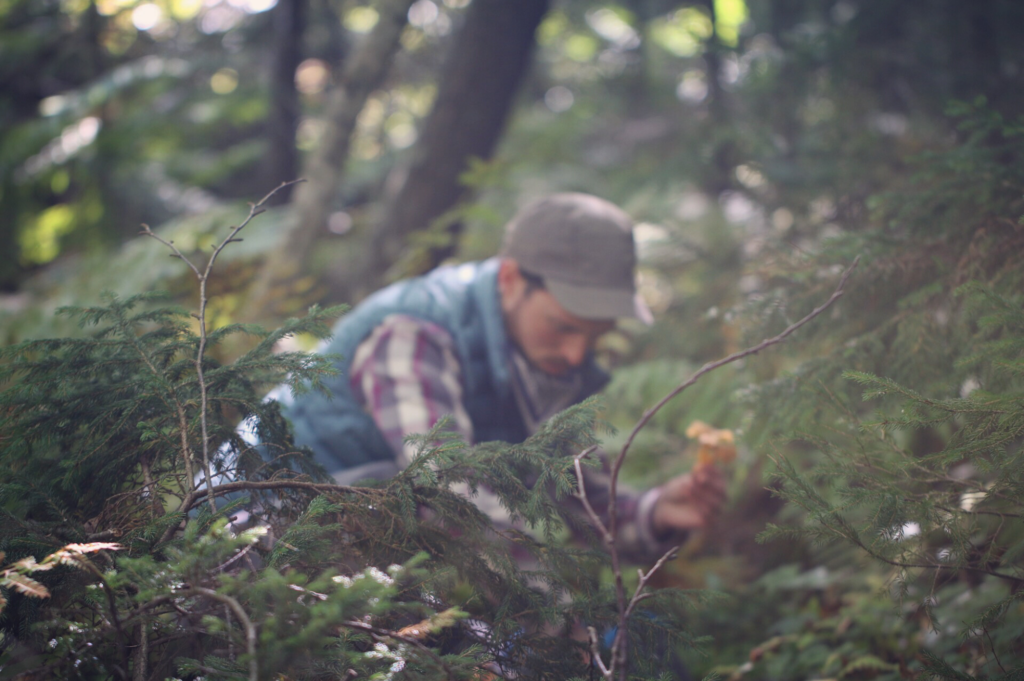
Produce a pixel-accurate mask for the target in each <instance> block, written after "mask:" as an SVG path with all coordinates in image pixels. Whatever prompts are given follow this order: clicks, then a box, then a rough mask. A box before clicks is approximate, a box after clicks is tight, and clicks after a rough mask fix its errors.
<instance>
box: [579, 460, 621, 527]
mask: <svg viewBox="0 0 1024 681" xmlns="http://www.w3.org/2000/svg"><path fill="white" fill-rule="evenodd" d="M596 449H597V445H594V446H592V447H588V448H586V449H585V450H583V451H582V452H580V453H579V454H577V455H576V456H575V457H573V465H574V466H575V467H576V487H577V490H576V494H575V496H576V498H577V499H579V500H580V503H581V504H583V508H584V509H585V510H586V512H587V515H588V516H589V517H590V522H592V523H594V527H596V528H597V530H598V531H599V532H600V533H601V538H602V539H604V541H605V543H606V544H608V545H609V546H611V545H612V544H614V543H615V537H614V536H612V534H611V533H610V532H609V531H608V528H606V527H605V526H604V523H603V522H601V516H599V515H598V514H597V511H595V510H594V507H593V506H591V505H590V499H589V498H587V488H586V485H585V484H584V482H583V466H582V464H581V463H580V461H582V460H583V459H585V458H587V457H588V456H589V455H590V454H592V453H593V452H594V450H596Z"/></svg>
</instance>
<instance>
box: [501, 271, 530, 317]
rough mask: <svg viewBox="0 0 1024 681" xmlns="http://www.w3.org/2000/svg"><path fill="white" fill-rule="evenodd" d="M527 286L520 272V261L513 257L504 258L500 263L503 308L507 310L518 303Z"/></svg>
mask: <svg viewBox="0 0 1024 681" xmlns="http://www.w3.org/2000/svg"><path fill="white" fill-rule="evenodd" d="M525 288H526V280H525V279H523V275H522V274H520V272H519V263H517V262H516V261H515V260H513V259H512V258H502V259H501V264H499V265H498V296H499V297H500V298H501V309H502V310H505V311H506V312H507V311H508V310H509V309H510V308H511V307H512V306H514V305H515V304H516V301H518V300H519V297H520V296H521V295H522V292H523V290H524V289H525Z"/></svg>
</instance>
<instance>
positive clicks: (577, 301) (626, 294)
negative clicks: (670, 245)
mask: <svg viewBox="0 0 1024 681" xmlns="http://www.w3.org/2000/svg"><path fill="white" fill-rule="evenodd" d="M544 285H545V287H547V289H548V291H550V292H551V295H553V296H554V297H555V300H557V301H558V304H559V305H561V306H562V307H564V308H565V311H566V312H568V313H569V314H573V315H576V316H577V317H580V318H582V319H602V320H603V319H622V318H628V317H632V318H634V319H639V320H640V321H642V322H643V323H644V324H648V325H650V324H653V323H654V315H652V314H651V309H650V308H649V307H647V304H646V303H645V302H644V301H643V298H641V297H640V294H639V293H636V292H633V291H626V290H622V289H611V288H596V287H594V286H577V285H575V284H567V283H565V282H562V281H555V280H553V279H550V278H547V277H545V279H544Z"/></svg>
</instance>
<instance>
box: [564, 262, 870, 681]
mask: <svg viewBox="0 0 1024 681" xmlns="http://www.w3.org/2000/svg"><path fill="white" fill-rule="evenodd" d="M859 262H860V256H858V257H856V258H854V261H853V263H852V264H851V265H850V266H849V267H848V268H847V269H846V271H845V272H843V274H842V276H841V277H840V279H839V283H838V284H837V285H836V288H835V290H834V291H833V292H832V295H831V296H829V298H828V300H826V301H825V302H824V303H822V304H821V305H819V306H817V307H816V308H814V309H813V310H811V311H810V312H809V313H808V314H807V315H806V316H804V317H803V318H802V319H800V320H798V321H796V322H794V323H792V324H790V325H789V326H787V327H786V328H785V329H784V330H783V331H782V332H781V333H779V334H777V335H775V336H772V337H771V338H766V339H765V340H763V341H761V342H760V343H758V344H757V345H753V346H751V347H749V348H746V349H744V350H740V351H738V352H734V353H733V354H731V355H729V356H727V357H723V358H722V359H720V360H717V361H715V362H708V363H707V364H705V365H704V366H702V367H701V368H700V369H699V370H697V371H696V372H695V373H694V374H693V375H692V376H690V378H688V379H687V380H685V381H683V382H682V383H680V384H679V385H678V386H676V387H675V388H674V389H673V390H671V391H670V392H669V393H668V394H667V395H665V396H664V397H663V398H662V399H661V400H660V401H659V402H658V403H657V404H655V405H654V406H653V407H651V408H650V409H648V410H646V411H645V412H644V413H643V415H642V416H641V418H640V420H639V421H637V423H636V425H635V426H634V427H633V430H632V431H630V433H629V436H628V437H627V438H626V441H625V443H624V444H623V445H622V449H621V450H620V451H619V453H618V456H617V457H616V458H615V460H614V462H613V463H612V465H611V475H610V476H609V480H608V497H609V499H608V522H607V525H606V524H604V523H603V522H601V519H600V517H598V516H597V514H596V513H595V512H594V509H593V508H592V506H591V505H590V502H589V501H588V500H587V494H586V488H585V487H584V484H583V475H582V469H581V467H580V460H581V459H583V458H584V457H585V456H587V455H589V454H590V453H591V452H592V451H593V449H594V448H590V449H588V450H585V451H584V452H581V453H580V454H579V455H577V456H576V458H575V465H576V476H577V478H576V479H577V493H576V496H577V498H579V499H580V500H581V502H583V507H584V508H585V509H586V510H587V514H588V515H589V516H590V520H591V522H592V523H594V525H595V527H596V528H597V529H598V531H600V532H601V535H602V536H603V537H604V538H605V541H606V543H607V544H608V547H609V553H610V558H611V562H612V573H613V574H614V576H615V598H616V602H617V605H618V611H619V623H618V632H617V633H616V636H615V641H614V643H613V644H612V652H611V658H610V660H609V662H608V665H607V666H605V665H604V663H603V662H602V661H601V658H600V656H599V654H598V649H597V638H596V636H597V634H596V632H594V631H593V629H592V628H591V629H590V631H591V648H592V651H593V653H594V656H595V660H596V661H597V663H598V666H599V668H600V670H601V674H602V675H603V676H604V677H605V678H606V679H612V678H614V677H615V676H616V674H617V675H618V677H619V679H620V680H621V681H626V680H627V677H628V665H627V652H626V644H627V635H626V630H627V624H628V618H629V615H630V614H631V613H632V610H633V608H634V607H635V606H636V604H637V603H639V602H640V600H643V599H642V598H640V596H641V592H642V589H643V587H644V586H645V585H646V583H647V581H648V580H649V579H650V578H651V576H652V575H653V574H654V573H655V572H657V571H658V570H659V569H660V568H661V567H662V566H663V565H664V564H665V562H666V561H667V560H669V559H670V557H671V556H672V555H673V554H674V553H675V552H676V551H677V550H678V547H676V548H674V549H672V550H671V551H669V552H668V553H666V554H665V555H664V556H662V557H661V559H660V560H658V562H657V563H656V564H655V565H654V567H652V568H651V570H650V571H649V572H648V573H647V574H646V576H645V575H644V574H643V573H641V580H640V584H639V585H638V586H637V590H636V592H634V594H633V597H632V599H631V600H630V601H629V602H628V603H627V601H626V587H625V582H624V581H623V578H622V566H621V563H620V557H619V551H618V547H617V546H616V544H615V540H616V538H617V537H618V498H617V495H618V482H619V474H620V473H621V471H622V465H623V463H624V462H625V460H626V454H627V453H628V452H629V449H630V447H631V446H632V444H633V440H634V439H635V438H636V436H637V434H638V433H639V432H640V431H641V430H643V428H644V427H645V426H646V425H647V424H648V423H649V422H650V420H651V419H652V418H654V415H655V414H657V413H658V412H659V411H661V409H662V407H664V406H665V405H666V404H668V403H669V402H670V401H672V399H673V398H675V397H676V396H677V395H679V394H680V393H682V392H683V391H684V390H686V389H687V388H689V387H690V386H692V385H693V384H694V383H696V382H697V381H698V380H699V379H700V378H701V377H702V376H704V375H705V374H707V373H710V372H712V371H714V370H715V369H718V368H720V367H723V366H725V365H726V364H731V363H732V362H736V361H738V360H740V359H743V358H745V357H749V356H750V355H754V354H756V353H758V352H760V351H762V350H764V349H766V348H769V347H771V346H773V345H777V344H779V343H781V342H783V341H784V340H786V338H788V337H789V336H790V335H792V334H793V333H794V332H795V331H797V330H798V329H799V328H800V327H802V326H804V325H805V324H807V323H808V322H810V321H811V320H812V319H814V318H815V317H817V316H818V315H820V314H821V313H822V312H824V311H825V310H827V309H828V308H829V307H831V306H832V304H833V303H835V302H836V301H837V300H839V298H841V297H842V296H843V294H844V293H845V292H846V282H847V280H848V279H849V277H850V274H851V273H852V272H853V270H854V269H855V268H856V267H857V264H858V263H859Z"/></svg>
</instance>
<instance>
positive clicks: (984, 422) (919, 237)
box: [754, 103, 1024, 679]
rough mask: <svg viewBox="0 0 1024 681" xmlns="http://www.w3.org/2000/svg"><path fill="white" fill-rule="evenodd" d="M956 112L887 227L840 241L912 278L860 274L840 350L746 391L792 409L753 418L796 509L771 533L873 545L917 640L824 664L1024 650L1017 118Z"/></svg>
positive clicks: (980, 671)
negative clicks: (953, 125)
mask: <svg viewBox="0 0 1024 681" xmlns="http://www.w3.org/2000/svg"><path fill="white" fill-rule="evenodd" d="M982 105H983V103H979V104H978V105H977V106H982ZM961 109H962V110H961V113H964V115H965V116H967V118H965V121H964V123H963V124H962V126H961V128H962V129H963V130H965V131H967V133H968V134H967V135H966V136H965V138H964V139H963V141H962V143H961V144H959V145H957V146H956V147H954V148H951V149H949V150H947V151H945V152H942V153H933V154H929V155H927V156H926V157H924V158H922V160H921V162H922V164H923V165H924V170H923V171H922V172H921V174H920V175H919V176H918V177H917V179H916V181H915V184H914V185H913V186H912V187H911V188H910V189H909V190H907V191H905V192H901V193H898V194H897V193H892V194H889V195H887V196H885V197H882V198H880V199H879V201H878V203H877V209H878V210H879V211H884V215H885V216H886V219H884V220H881V223H880V227H879V229H878V230H876V231H873V232H866V233H863V234H861V235H859V236H858V237H856V238H848V239H847V240H846V242H845V243H843V244H842V245H841V248H844V249H845V248H849V247H850V246H853V245H855V244H856V245H858V246H859V247H862V248H864V249H865V250H867V251H868V252H870V253H871V254H872V257H871V260H870V261H869V262H868V268H869V269H870V271H871V273H872V274H874V275H876V276H879V277H881V278H884V279H885V280H886V281H885V282H884V284H881V285H882V286H884V287H885V288H888V289H890V290H900V291H912V293H910V294H909V295H906V296H904V297H902V298H900V297H894V296H884V295H881V293H880V289H879V285H880V283H879V282H877V280H876V281H866V282H864V283H862V284H861V285H860V286H859V287H857V288H856V289H855V290H854V291H852V292H851V294H850V298H849V300H847V301H844V302H845V303H846V306H844V307H842V308H840V310H841V311H842V314H841V315H840V316H839V317H838V319H837V322H836V323H835V324H833V325H832V326H831V327H830V328H828V329H821V330H820V331H819V333H818V334H817V338H816V339H815V346H816V347H817V348H821V349H824V348H830V349H831V350H830V352H829V353H828V354H827V355H825V356H824V357H822V358H821V359H818V360H814V361H809V362H804V363H803V364H801V365H799V366H798V367H797V368H796V369H795V370H794V371H792V372H791V373H789V374H787V375H784V376H782V377H781V378H779V379H777V380H776V381H774V382H772V383H769V384H766V385H764V386H763V387H762V388H761V389H760V390H759V391H757V392H756V393H754V395H756V397H757V399H759V400H764V399H772V400H775V404H776V405H781V406H782V407H783V408H782V409H776V410H774V411H773V412H772V413H771V414H769V413H767V412H761V413H760V414H759V415H758V416H757V417H756V419H757V421H755V422H756V423H758V428H762V429H763V430H761V431H760V432H761V434H762V435H764V434H766V433H769V432H770V433H778V434H788V436H785V435H784V437H783V438H777V437H772V438H768V442H767V444H766V446H767V447H768V448H769V452H770V453H769V456H771V458H772V459H773V461H774V462H775V463H776V465H777V474H776V475H777V477H776V483H775V484H774V486H775V489H776V490H777V492H778V494H779V495H780V496H781V497H782V498H783V499H785V500H786V502H787V503H788V504H789V509H790V512H789V513H788V514H786V515H785V516H784V518H787V519H788V520H789V522H787V523H785V524H769V526H768V529H767V530H766V531H765V532H764V533H763V534H762V536H761V539H763V540H767V539H773V538H783V537H785V538H790V539H792V538H802V539H806V540H810V541H812V542H813V543H814V544H815V545H816V546H818V547H819V551H820V555H821V556H822V557H823V558H824V557H825V556H827V555H830V554H831V555H835V556H847V560H849V559H851V558H852V559H854V560H857V561H858V562H860V561H863V559H865V558H869V559H870V562H868V563H866V564H865V568H866V569H871V570H872V571H873V572H874V573H875V574H876V575H877V576H878V579H879V580H880V584H884V588H885V590H886V591H888V592H889V593H890V594H891V596H892V597H893V598H894V599H895V600H896V603H897V611H896V612H895V613H893V614H892V615H891V616H890V618H889V619H890V621H891V622H892V623H893V624H892V625H891V626H899V627H900V628H901V629H902V631H903V632H904V635H905V636H908V637H910V636H913V637H914V639H915V643H914V645H913V646H905V647H904V648H903V649H898V648H892V647H887V648H885V650H886V651H887V654H886V655H884V656H879V654H878V653H879V650H880V649H873V648H872V647H870V646H867V647H862V648H860V651H861V653H862V655H867V654H869V653H870V654H872V655H873V656H874V657H858V658H857V659H856V660H854V659H850V660H849V661H848V662H847V663H846V664H847V666H845V667H843V668H842V669H841V670H838V671H837V670H835V669H833V670H829V669H827V668H823V669H822V673H828V674H833V673H838V675H839V676H843V675H854V674H857V675H863V674H865V673H868V672H870V674H871V675H878V674H883V675H884V674H885V673H888V672H887V670H891V669H894V668H892V667H891V665H898V671H899V673H900V674H901V675H904V676H905V675H907V674H914V675H917V674H926V675H928V676H931V677H934V678H941V679H967V678H972V679H974V678H976V679H982V678H1003V677H1013V676H1014V675H1015V674H1019V673H1020V669H1021V665H1022V660H1024V647H1022V645H1024V637H1022V634H1024V630H1022V629H1021V625H1020V621H1021V612H1022V611H1021V609H1020V598H1019V593H1020V589H1021V587H1022V586H1024V562H1022V558H1024V521H1022V518H1024V505H1022V500H1024V478H1022V477H1021V474H1020V473H1021V471H1022V470H1024V458H1022V457H1024V447H1022V443H1024V382H1022V381H1021V372H1020V368H1019V367H1020V363H1021V359H1022V358H1024V335H1022V333H1021V332H1022V330H1024V313H1022V311H1021V310H1022V302H1024V299H1022V297H1021V293H1020V292H1021V290H1024V289H1022V288H1021V283H1022V279H1024V271H1022V269H1021V267H1020V261H1019V258H1017V257H1014V256H1012V255H1010V253H1014V254H1016V253H1019V250H1017V249H1018V248H1019V246H1020V243H1021V232H1020V229H1019V227H1018V226H1017V224H1016V223H1017V220H1016V217H1017V215H1018V213H1019V212H1020V210H1021V207H1022V205H1021V200H1020V194H1019V191H1013V190H1010V189H1009V183H1010V182H1017V180H1008V178H1010V177H1016V173H1018V172H1019V163H1017V161H1016V159H1017V158H1019V151H1020V150H1019V149H1018V148H1017V147H1018V146H1019V143H1017V142H1015V141H1014V140H1015V138H1016V136H1017V134H1018V133H1017V132H1016V131H1017V129H1018V128H1017V124H1016V123H1014V124H1008V123H1004V122H1003V121H1002V119H1001V117H1000V116H998V115H997V114H994V113H993V112H991V111H987V110H984V109H981V110H978V109H977V108H976V107H975V106H972V107H966V106H965V107H961ZM940 216H941V217H940ZM947 218H948V219H947ZM833 257H834V256H831V255H830V256H824V257H821V258H817V259H812V260H811V261H810V263H809V264H813V266H817V267H821V266H822V265H824V264H826V263H828V262H829V261H831V260H832V258H833ZM794 290H795V288H794ZM777 301H779V302H777V303H776V304H777V306H781V305H784V304H785V305H792V304H797V305H799V301H800V297H799V296H792V295H780V296H779V297H778V298H777ZM857 309H860V310H864V311H865V312H866V314H859V315H857V314H854V313H853V312H854V310H857ZM783 396H785V397H784V398H783ZM795 509H799V513H793V511H794V510H795ZM851 549H852V550H853V551H852V553H851ZM840 612H841V613H844V614H846V615H847V616H853V614H854V613H855V612H856V611H855V609H854V607H853V603H851V604H849V605H845V604H844V606H843V607H842V609H841V610H840ZM807 654H808V653H800V659H801V660H802V661H803V662H807V659H808V658H807V657H806V655H807ZM855 662H856V663H857V666H856V667H851V666H850V665H853V664H854V663H855ZM885 665H890V667H886V666H885Z"/></svg>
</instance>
